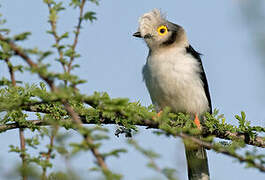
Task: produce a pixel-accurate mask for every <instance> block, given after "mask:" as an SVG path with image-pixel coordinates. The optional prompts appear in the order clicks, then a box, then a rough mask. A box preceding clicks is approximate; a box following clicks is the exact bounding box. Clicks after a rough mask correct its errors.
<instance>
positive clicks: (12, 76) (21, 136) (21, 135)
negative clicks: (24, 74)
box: [5, 58, 28, 180]
mask: <svg viewBox="0 0 265 180" xmlns="http://www.w3.org/2000/svg"><path fill="white" fill-rule="evenodd" d="M5 62H6V64H7V66H8V70H9V74H10V79H11V82H12V85H13V86H14V87H16V79H15V72H14V69H13V66H12V64H11V63H10V61H9V59H8V58H6V59H5ZM19 141H20V151H21V152H20V157H21V160H22V167H23V171H22V179H23V180H27V179H28V178H27V176H26V175H25V173H24V171H25V169H26V167H27V163H26V157H25V151H26V145H25V136H24V129H23V128H19Z"/></svg>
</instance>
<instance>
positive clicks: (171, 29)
mask: <svg viewBox="0 0 265 180" xmlns="http://www.w3.org/2000/svg"><path fill="white" fill-rule="evenodd" d="M133 36H135V37H139V38H143V39H144V41H145V42H146V44H147V46H148V47H149V48H150V49H155V48H159V47H165V46H172V45H175V44H180V43H182V44H187V43H188V42H187V38H186V33H185V31H184V29H183V28H182V27H181V26H179V25H177V24H173V23H171V22H169V21H167V20H166V18H165V17H164V16H163V15H162V14H161V12H160V11H159V10H158V9H154V10H152V11H151V12H148V13H145V14H144V15H143V16H141V17H140V18H139V28H138V32H136V33H134V34H133Z"/></svg>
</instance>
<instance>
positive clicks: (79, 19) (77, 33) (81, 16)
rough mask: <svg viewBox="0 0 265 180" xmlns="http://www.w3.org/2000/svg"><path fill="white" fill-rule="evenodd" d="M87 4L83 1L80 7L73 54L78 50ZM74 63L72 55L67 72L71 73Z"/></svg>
mask: <svg viewBox="0 0 265 180" xmlns="http://www.w3.org/2000/svg"><path fill="white" fill-rule="evenodd" d="M85 2H86V0H82V2H81V5H80V7H79V9H80V13H79V18H78V23H77V26H76V32H75V38H74V43H73V45H72V50H73V52H74V51H75V48H76V45H77V42H78V37H79V34H80V29H81V24H82V21H83V10H84V7H85ZM73 61H74V54H72V55H71V58H70V62H69V64H68V70H67V72H68V73H70V71H71V69H72V63H73Z"/></svg>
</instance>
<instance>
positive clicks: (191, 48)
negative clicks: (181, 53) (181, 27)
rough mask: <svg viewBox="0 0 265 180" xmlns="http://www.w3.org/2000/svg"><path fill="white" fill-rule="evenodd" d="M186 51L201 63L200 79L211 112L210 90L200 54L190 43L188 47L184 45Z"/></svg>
mask: <svg viewBox="0 0 265 180" xmlns="http://www.w3.org/2000/svg"><path fill="white" fill-rule="evenodd" d="M186 51H187V53H189V54H191V55H192V56H193V57H194V58H195V59H197V60H198V61H199V63H200V64H201V68H202V72H201V74H200V75H201V80H202V82H203V86H204V91H205V94H206V97H207V99H208V103H209V107H210V111H209V112H210V113H211V114H212V102H211V97H210V92H209V86H208V82H207V78H206V75H205V72H204V69H203V65H202V60H201V57H200V56H201V54H200V53H198V52H197V51H195V50H194V49H193V47H192V46H191V45H189V46H188V47H186Z"/></svg>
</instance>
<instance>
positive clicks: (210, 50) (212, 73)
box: [0, 0, 265, 180]
mask: <svg viewBox="0 0 265 180" xmlns="http://www.w3.org/2000/svg"><path fill="white" fill-rule="evenodd" d="M259 2H260V1H259ZM0 3H1V5H2V7H1V8H0V13H2V14H3V15H4V17H5V18H6V19H7V24H6V25H5V27H8V28H10V29H12V33H11V34H16V33H20V32H24V31H31V32H32V36H31V37H30V39H29V41H27V42H25V43H23V44H24V45H25V46H26V47H35V46H37V47H39V48H40V49H42V48H44V49H50V47H51V44H52V43H51V42H53V39H52V37H51V36H49V35H47V34H46V30H48V29H49V25H48V23H47V16H48V10H47V7H46V6H45V4H43V3H42V1H41V0H39V1H36V0H27V1H21V0H12V1H9V0H1V2H0ZM262 5H263V6H259V8H263V9H264V3H263V4H262ZM153 8H159V9H161V10H162V12H164V13H165V14H166V15H167V17H168V20H169V21H171V22H174V23H176V24H179V25H181V26H183V27H184V28H185V30H186V32H187V35H188V38H189V41H190V44H191V45H192V46H193V47H194V48H195V49H196V50H197V51H199V52H201V53H202V54H203V57H202V61H203V65H204V69H205V71H206V74H207V78H208V82H209V86H210V93H211V97H212V103H213V107H214V108H218V109H219V110H220V112H221V113H223V114H224V115H225V117H226V120H227V122H229V123H233V124H235V123H236V120H235V118H234V115H235V114H239V113H240V111H242V110H243V111H245V112H246V114H247V119H248V120H250V121H251V123H252V124H253V125H260V126H265V124H264V122H265V121H264V119H265V115H264V113H263V112H264V108H265V103H264V100H265V94H264V87H265V86H264V75H265V61H264V57H262V56H261V53H259V52H258V51H257V45H256V42H255V41H253V40H254V39H259V38H260V37H259V36H256V35H255V31H254V30H253V27H252V28H250V27H249V26H250V24H249V23H248V21H249V20H251V19H250V18H248V17H246V16H244V11H242V6H240V3H239V0H233V1H231V0H223V1H211V0H204V1H203V3H202V1H198V0H185V1H184V0H183V1H161V0H160V1H159V0H135V1H124V0H112V1H110V0H109V1H103V0H102V1H101V2H100V6H95V5H91V4H90V5H89V6H88V7H87V10H94V11H96V12H97V18H98V20H97V21H95V22H94V23H93V24H89V23H88V24H86V25H85V26H84V28H83V29H82V32H81V36H80V41H79V44H78V46H77V50H78V51H79V52H80V54H81V58H79V59H78V61H76V63H79V64H80V68H79V69H78V70H75V71H74V73H75V74H78V75H80V77H81V78H82V79H85V80H87V83H86V84H84V85H82V86H80V89H81V91H82V92H83V93H85V94H91V93H93V92H94V91H99V92H108V93H109V95H110V96H111V97H128V98H130V100H131V101H140V102H141V103H142V104H143V105H146V106H147V105H150V104H151V100H150V98H149V94H148V92H147V89H146V88H145V85H144V83H143V81H142V74H141V71H142V66H143V65H144V63H145V60H146V56H147V54H148V49H147V47H146V46H145V44H144V42H143V41H142V40H140V39H137V38H134V37H133V36H132V34H133V33H134V32H135V31H136V30H137V27H138V18H139V16H141V15H142V14H144V13H146V12H148V11H150V10H152V9H153ZM77 14H78V12H77V11H73V10H72V9H69V10H67V11H64V12H63V13H61V14H60V19H59V24H58V28H59V32H60V33H63V32H65V31H71V30H72V28H73V26H75V24H76V18H77ZM263 25H264V26H265V23H264V24H263ZM262 28H264V27H262ZM263 38H264V37H263ZM54 64H55V67H53V68H51V70H53V71H58V70H59V71H61V69H60V68H61V67H60V65H59V64H56V63H54ZM3 76H5V77H8V70H7V68H6V65H5V64H4V63H1V62H0V78H1V77H3ZM17 79H20V80H26V82H30V83H34V82H35V83H36V82H38V81H39V80H38V79H37V77H36V76H35V75H31V74H24V75H21V74H17ZM114 129H115V128H114V127H113V126H111V127H110V130H111V131H114ZM69 133H70V134H75V133H74V132H73V131H70V132H69ZM112 134H113V133H112ZM31 135H32V134H31V133H30V132H29V131H26V136H27V137H29V136H31ZM135 138H136V139H137V140H138V142H139V144H140V145H143V146H144V147H145V148H150V149H153V150H155V151H156V152H158V153H160V154H161V155H162V157H161V158H160V160H159V161H158V164H159V165H161V166H162V167H164V166H169V167H173V168H177V171H178V175H179V177H180V179H181V180H185V179H187V173H186V168H185V166H186V162H185V157H184V149H183V145H182V143H181V140H175V139H174V138H166V137H157V136H156V135H153V134H152V132H151V130H144V129H140V133H139V134H137V135H136V137H135ZM73 139H74V140H79V139H80V137H78V136H74V137H73ZM125 142H126V138H123V137H120V138H116V137H114V136H112V138H111V141H110V142H107V143H106V144H105V145H104V147H103V149H104V148H105V149H112V148H118V147H126V146H127V145H126V143H125ZM18 143H19V142H18V130H12V131H9V132H6V133H1V134H0V147H1V148H0V161H1V162H3V163H1V164H0V168H1V171H0V172H1V174H0V179H1V177H2V178H4V176H5V175H6V174H7V173H8V172H9V171H10V170H11V168H12V167H13V165H14V164H16V163H17V162H18V161H19V158H18V156H17V155H16V154H14V153H13V154H10V153H8V145H10V144H17V145H18ZM44 143H45V142H44ZM263 152H264V151H263ZM89 155H90V154H89V153H81V154H80V155H79V156H77V157H76V158H75V160H73V168H74V169H75V170H76V171H78V172H80V174H82V175H83V176H86V174H87V169H88V168H89V167H91V166H90V165H91V164H90V165H89V163H87V157H88V156H89ZM208 156H209V158H208V159H209V165H210V173H211V179H213V180H223V179H241V180H247V179H255V180H259V179H264V178H265V175H264V174H262V173H260V172H258V170H253V169H244V165H242V164H239V163H237V162H234V160H233V159H231V158H228V157H226V156H223V155H221V154H216V153H214V152H212V151H208ZM56 162H57V163H56V164H55V169H62V168H64V167H63V166H62V165H61V164H60V163H59V162H61V161H60V159H59V160H56ZM107 163H108V164H109V165H111V167H112V169H113V170H114V171H115V172H118V173H122V174H124V175H125V178H124V179H125V180H134V179H145V178H151V179H152V178H153V177H156V178H162V179H163V177H162V176H161V177H160V176H158V175H157V174H156V173H154V172H153V171H151V170H149V169H148V168H146V166H145V164H146V163H147V162H146V159H145V158H144V157H143V156H141V155H140V154H139V153H137V152H135V151H134V150H133V149H132V148H129V153H128V154H124V155H122V156H121V158H119V159H115V158H111V159H109V160H108V161H107Z"/></svg>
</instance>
